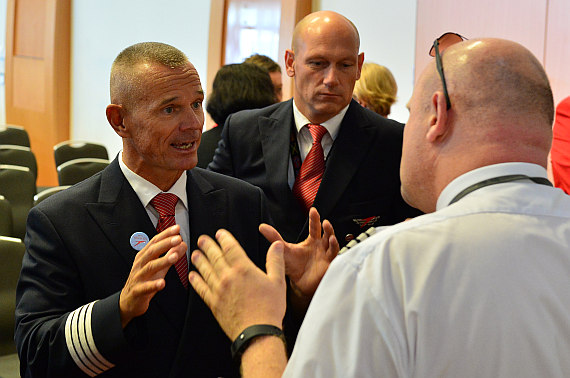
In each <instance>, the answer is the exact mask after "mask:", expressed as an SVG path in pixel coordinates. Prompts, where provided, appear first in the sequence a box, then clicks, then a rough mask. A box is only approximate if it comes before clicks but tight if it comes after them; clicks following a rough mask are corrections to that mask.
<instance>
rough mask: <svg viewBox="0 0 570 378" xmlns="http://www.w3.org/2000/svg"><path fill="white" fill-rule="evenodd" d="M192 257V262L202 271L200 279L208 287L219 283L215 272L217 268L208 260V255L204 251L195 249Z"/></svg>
mask: <svg viewBox="0 0 570 378" xmlns="http://www.w3.org/2000/svg"><path fill="white" fill-rule="evenodd" d="M190 258H191V260H192V264H194V266H195V267H196V269H197V270H198V272H199V273H200V280H201V281H202V282H203V284H204V285H206V286H208V287H213V286H215V285H217V277H218V275H217V274H216V272H215V268H213V267H212V264H211V263H210V261H209V260H208V257H207V256H206V255H205V254H204V253H203V252H202V251H199V250H195V251H194V252H192V256H191V257H190ZM188 279H190V277H188ZM202 288H203V287H202Z"/></svg>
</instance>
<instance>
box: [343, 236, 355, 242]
mask: <svg viewBox="0 0 570 378" xmlns="http://www.w3.org/2000/svg"><path fill="white" fill-rule="evenodd" d="M352 239H354V235H352V234H346V236H345V237H344V240H345V241H347V242H349V241H351V240H352Z"/></svg>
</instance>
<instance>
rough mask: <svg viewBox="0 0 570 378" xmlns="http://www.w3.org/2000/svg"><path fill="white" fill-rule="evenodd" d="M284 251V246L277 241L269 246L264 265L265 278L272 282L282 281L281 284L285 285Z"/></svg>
mask: <svg viewBox="0 0 570 378" xmlns="http://www.w3.org/2000/svg"><path fill="white" fill-rule="evenodd" d="M284 250H285V246H284V245H283V242H280V241H278V242H275V243H273V244H271V246H270V247H269V250H268V251H267V261H266V263H265V269H266V270H267V276H268V277H269V278H270V279H271V280H273V281H276V282H278V281H282V282H283V283H285V258H284V256H283V252H284Z"/></svg>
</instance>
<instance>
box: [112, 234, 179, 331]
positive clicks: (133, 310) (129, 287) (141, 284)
mask: <svg viewBox="0 0 570 378" xmlns="http://www.w3.org/2000/svg"><path fill="white" fill-rule="evenodd" d="M179 233H180V226H178V225H176V226H172V227H169V228H167V229H166V230H164V231H162V232H161V233H160V234H158V235H156V236H155V237H154V238H152V239H151V240H150V241H149V242H148V243H147V244H146V245H145V247H144V248H143V249H142V250H141V251H140V252H139V253H137V255H136V257H135V261H134V262H133V266H132V268H131V273H130V274H129V278H127V282H126V283H125V287H123V290H122V291H121V295H120V298H119V308H120V312H121V324H122V326H123V328H125V326H126V325H127V324H128V323H129V322H130V321H131V320H132V319H133V318H135V317H137V316H141V315H142V314H144V313H145V312H146V311H147V310H148V306H149V303H150V300H151V299H152V298H153V297H154V295H155V294H156V293H157V292H159V291H160V290H162V289H164V287H165V285H166V282H165V281H164V277H165V276H166V273H167V272H168V269H170V267H171V266H172V265H173V264H175V263H176V262H177V261H178V260H179V259H180V258H181V257H183V256H184V258H185V254H186V250H187V249H188V246H187V245H186V243H184V242H183V241H182V237H181V236H180V235H179ZM165 253H166V254H165ZM162 255H164V256H162ZM160 256H162V257H160Z"/></svg>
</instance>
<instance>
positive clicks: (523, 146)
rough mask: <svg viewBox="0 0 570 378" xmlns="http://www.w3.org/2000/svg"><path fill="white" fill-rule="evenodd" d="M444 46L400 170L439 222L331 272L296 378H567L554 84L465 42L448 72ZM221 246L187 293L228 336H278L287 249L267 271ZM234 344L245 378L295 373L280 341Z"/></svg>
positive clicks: (407, 190)
mask: <svg viewBox="0 0 570 378" xmlns="http://www.w3.org/2000/svg"><path fill="white" fill-rule="evenodd" d="M437 46H438V45H437V43H434V48H435V49H436V60H437V65H438V66H439V67H443V69H442V70H440V73H439V74H438V71H437V70H436V62H432V63H430V65H429V66H428V67H427V68H426V70H425V71H424V72H423V74H422V75H421V77H420V78H419V80H418V82H417V84H416V87H415V89H414V93H413V95H412V98H411V100H410V102H409V109H410V119H409V121H408V123H407V125H406V128H405V132H404V145H403V153H402V165H401V178H402V193H403V196H404V198H405V199H406V201H408V202H409V203H410V204H411V205H413V206H415V207H417V208H419V209H421V210H422V211H424V212H426V213H431V212H433V213H432V214H426V215H423V216H421V217H418V218H415V219H412V220H410V221H408V222H404V223H401V224H399V225H395V226H393V227H390V228H388V229H385V230H382V231H381V232H378V233H376V234H375V235H373V236H371V237H370V238H369V239H367V240H366V241H364V242H362V243H360V244H359V245H357V246H356V247H354V248H353V249H351V250H349V252H348V253H346V254H344V255H342V256H340V257H338V258H337V259H335V261H333V263H332V264H331V266H330V267H329V269H328V271H327V272H326V274H325V276H324V278H323V280H322V282H321V284H320V285H319V287H318V289H317V291H316V293H315V296H314V298H313V300H312V302H311V306H310V307H309V310H308V313H307V315H306V317H305V320H304V323H303V326H302V327H301V330H300V332H299V336H298V339H297V343H296V345H295V349H294V351H293V355H292V356H291V359H290V361H289V363H288V365H287V368H286V370H285V371H284V374H283V375H284V376H286V377H299V376H311V377H335V376H339V377H355V376H358V377H367V376H370V377H372V376H381V377H409V376H415V377H567V376H569V375H570V361H569V360H568V358H566V355H567V353H566V352H567V351H568V350H569V348H570V328H569V327H568V324H570V295H569V292H568V291H569V289H568V288H569V287H570V252H569V251H570V249H569V247H570V198H569V197H568V196H567V195H565V194H564V192H563V191H562V190H560V189H555V188H552V185H551V184H550V182H548V180H547V179H546V177H547V173H546V165H547V156H548V151H549V149H550V144H551V139H552V130H551V125H552V120H553V110H554V109H553V108H554V107H553V98H552V91H551V89H550V85H549V83H548V78H547V76H546V73H545V72H544V69H543V68H542V66H541V64H540V62H539V61H538V60H537V59H536V58H535V57H534V56H533V55H532V53H531V52H530V51H528V50H527V49H526V48H524V47H522V46H521V45H519V44H517V43H514V42H511V41H506V40H501V39H475V40H470V41H465V42H461V43H458V44H455V45H452V46H451V47H449V48H448V49H446V50H445V53H443V54H442V58H443V60H442V61H440V54H439V52H438V51H437ZM440 63H441V64H440ZM444 73H445V74H444ZM444 83H447V89H446V90H442V89H444V88H445V85H444ZM216 236H217V240H218V242H219V243H220V245H221V248H222V249H223V251H224V254H223V255H220V253H221V249H220V247H219V246H218V244H216V243H215V242H214V241H213V240H212V239H210V238H209V237H203V238H200V240H199V241H198V246H199V247H200V248H201V249H202V251H203V252H195V253H193V255H192V261H193V262H194V264H195V265H196V267H197V268H198V270H199V271H200V272H201V273H202V274H203V277H205V279H206V281H204V280H203V279H202V278H201V277H200V276H199V275H198V274H197V273H196V272H193V273H192V274H191V275H190V282H191V284H192V285H193V286H194V287H195V288H196V290H197V292H199V293H200V295H201V297H202V298H203V299H204V300H205V301H206V303H208V305H209V306H210V308H211V309H212V310H213V312H214V314H215V316H216V318H217V319H218V321H220V324H222V327H223V328H224V330H225V332H226V334H227V335H228V336H229V338H230V339H232V340H234V339H235V338H236V337H237V336H238V335H239V334H240V333H242V332H243V333H245V334H248V332H247V331H246V332H244V330H246V329H251V328H249V327H250V326H252V325H258V324H269V325H273V326H278V324H279V322H280V319H281V318H282V316H283V312H284V309H283V307H284V306H279V304H283V303H284V301H285V291H284V286H285V282H284V277H283V271H284V268H283V243H281V242H277V243H274V244H273V245H272V247H271V248H270V250H269V252H268V255H267V261H268V264H267V274H265V273H263V272H261V271H260V270H258V269H257V268H255V266H253V264H251V263H249V262H248V261H247V257H246V255H245V254H244V252H243V250H242V249H241V248H239V244H238V243H237V242H236V241H235V240H234V239H233V238H232V237H231V235H230V234H229V233H228V232H226V231H219V232H218V233H217V234H216ZM210 261H216V265H214V266H212V265H211V263H210ZM236 267H237V268H239V269H236ZM246 267H247V268H246ZM218 277H223V280H219V279H218ZM219 281H221V282H219ZM219 285H223V288H224V291H223V292H221V291H220V290H219ZM257 292H263V293H264V296H263V297H261V296H257V295H255V294H256V293H257ZM267 293H271V294H270V295H268V294H267ZM270 298H271V299H270ZM269 301H271V303H273V304H274V306H271V304H270V303H269ZM236 303H238V304H239V306H234V305H233V304H236ZM267 309H270V311H268V310H267ZM234 310H235V311H234ZM228 313H231V314H232V316H231V317H228V316H226V314H228ZM250 334H251V333H250ZM255 336H257V337H255ZM235 345H241V348H240V349H239V350H238V352H236V355H240V356H241V361H242V370H243V376H244V377H255V376H263V377H271V376H281V374H282V373H283V370H284V369H285V364H286V363H287V359H286V357H285V353H284V352H283V351H284V347H283V344H282V342H281V340H280V339H279V338H277V337H274V336H267V335H265V334H261V335H259V334H258V335H255V334H253V335H252V336H250V337H248V338H247V340H246V341H245V342H240V343H236V344H235Z"/></svg>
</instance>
